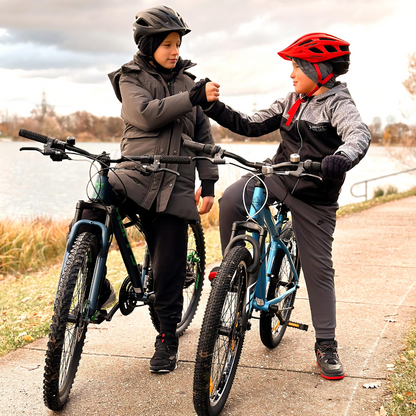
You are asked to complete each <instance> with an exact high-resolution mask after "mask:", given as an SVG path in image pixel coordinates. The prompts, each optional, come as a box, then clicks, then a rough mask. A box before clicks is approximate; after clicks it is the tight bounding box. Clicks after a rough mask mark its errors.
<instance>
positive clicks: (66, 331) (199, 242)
mask: <svg viewBox="0 0 416 416" xmlns="http://www.w3.org/2000/svg"><path fill="white" fill-rule="evenodd" d="M19 135H20V136H21V137H25V138H27V139H31V140H34V141H37V142H40V143H43V144H44V147H43V149H39V148H37V147H23V148H21V149H20V150H34V151H38V152H40V153H42V154H43V155H45V156H49V157H50V158H51V159H52V160H53V161H54V162H59V161H62V160H71V157H70V156H71V155H77V156H83V157H85V158H87V159H90V160H92V161H93V163H94V162H97V163H98V164H99V166H100V168H99V172H98V176H97V180H96V182H95V184H94V185H93V189H94V194H95V195H94V197H93V198H90V200H89V201H78V203H77V205H76V211H75V216H74V219H73V225H72V228H71V231H70V233H69V236H68V242H67V246H66V251H65V257H64V260H63V265H62V271H61V275H60V279H59V283H58V289H57V292H56V298H55V304H54V313H53V317H52V323H51V327H50V335H49V342H48V345H47V352H46V360H45V373H44V382H43V397H44V402H45V405H46V406H47V407H48V408H50V409H52V410H60V409H62V407H63V406H64V405H65V403H66V402H67V400H68V396H69V392H70V390H71V387H72V384H73V382H74V378H75V375H76V372H77V368H78V364H79V361H80V358H81V353H82V348H83V345H84V341H85V336H86V332H87V328H88V325H89V324H100V323H102V322H103V321H110V320H111V319H112V317H113V316H114V314H115V313H116V311H117V310H118V309H120V311H121V313H122V314H123V315H129V314H130V313H132V312H133V310H134V309H135V308H136V307H138V306H144V305H147V306H148V307H149V311H150V316H151V319H152V323H153V325H154V327H155V329H156V330H157V331H159V321H158V318H157V315H156V313H155V310H154V306H153V304H154V291H153V278H152V266H151V261H150V255H149V253H148V251H147V250H145V255H144V259H143V262H142V264H138V263H136V260H135V256H134V253H133V250H132V246H131V244H130V241H129V236H128V233H127V232H126V229H128V228H130V227H135V228H136V229H137V230H138V231H139V232H140V233H141V234H142V235H143V236H144V233H143V231H142V227H141V223H140V218H139V217H138V216H137V215H136V214H135V213H134V212H129V211H126V210H125V208H124V206H123V205H122V198H120V197H117V196H116V195H115V191H114V190H113V188H112V186H111V185H110V184H109V181H108V173H109V171H110V170H114V169H115V168H114V167H111V164H113V163H120V162H122V161H127V160H128V161H130V162H135V167H134V169H135V170H137V171H139V172H141V173H142V174H144V175H148V174H150V173H158V172H170V173H174V174H177V175H178V173H177V172H175V171H173V170H170V169H168V168H166V167H162V166H161V164H162V163H163V164H169V163H172V164H188V163H190V162H191V158H190V157H187V156H122V157H120V158H117V159H111V158H110V155H109V154H107V153H105V152H103V153H101V154H99V155H94V154H91V153H89V152H87V151H86V150H84V149H81V148H79V147H75V139H74V138H73V137H69V138H68V139H67V140H66V142H64V141H59V140H57V139H54V138H51V137H47V136H44V135H41V134H38V133H34V132H31V131H28V130H23V129H22V130H20V131H19ZM90 180H91V179H90ZM86 209H95V210H99V211H102V212H104V216H105V221H104V222H98V221H90V220H85V219H81V218H82V213H83V211H84V210H86ZM82 226H89V227H90V228H91V227H92V228H93V229H94V230H95V232H88V231H87V232H79V231H80V227H82ZM97 235H98V236H99V237H98V238H97ZM113 236H114V237H115V239H116V241H117V244H118V247H119V250H120V253H121V256H122V259H123V261H124V264H125V267H126V270H127V275H128V276H127V277H126V279H125V280H124V282H123V283H122V285H121V288H120V291H119V298H118V302H117V303H116V304H115V305H114V306H113V307H112V308H111V310H110V311H109V312H107V310H104V309H100V308H99V307H98V298H99V293H100V290H101V286H102V284H103V281H104V276H105V274H106V261H107V256H108V252H109V249H110V245H111V242H112V239H113ZM204 270H205V241H204V234H203V230H202V227H201V224H200V223H199V222H196V223H193V224H190V225H189V227H188V251H187V265H186V279H185V283H184V287H183V298H184V302H183V312H182V318H181V321H180V323H179V324H178V325H177V330H176V333H177V335H178V336H180V335H182V334H183V333H184V332H185V330H186V329H187V327H188V326H189V325H190V323H191V321H192V319H193V317H194V315H195V312H196V309H197V307H198V304H199V300H200V297H201V292H202V287H203V283H204Z"/></svg>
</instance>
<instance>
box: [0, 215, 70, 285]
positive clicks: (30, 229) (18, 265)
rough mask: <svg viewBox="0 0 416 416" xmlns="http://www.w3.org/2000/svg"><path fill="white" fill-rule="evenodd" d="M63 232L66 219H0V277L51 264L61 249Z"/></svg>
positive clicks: (55, 260) (60, 253) (59, 255)
mask: <svg viewBox="0 0 416 416" xmlns="http://www.w3.org/2000/svg"><path fill="white" fill-rule="evenodd" d="M67 232H68V221H61V222H57V221H52V220H47V219H43V218H35V219H32V220H9V219H2V220H0V280H1V278H2V277H4V276H5V275H7V274H10V273H24V272H26V271H36V270H39V269H40V268H41V267H44V266H47V265H51V264H55V263H56V262H57V261H58V259H60V258H61V257H62V253H63V252H64V250H65V245H66V233H67Z"/></svg>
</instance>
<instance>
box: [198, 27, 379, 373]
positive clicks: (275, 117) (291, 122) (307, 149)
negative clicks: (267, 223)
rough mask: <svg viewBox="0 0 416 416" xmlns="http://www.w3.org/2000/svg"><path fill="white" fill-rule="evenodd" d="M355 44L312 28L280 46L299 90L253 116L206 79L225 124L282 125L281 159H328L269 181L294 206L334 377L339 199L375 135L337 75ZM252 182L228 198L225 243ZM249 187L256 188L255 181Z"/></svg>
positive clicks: (212, 111) (320, 352)
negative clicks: (307, 173) (304, 172)
mask: <svg viewBox="0 0 416 416" xmlns="http://www.w3.org/2000/svg"><path fill="white" fill-rule="evenodd" d="M348 47H349V43H347V42H345V41H343V40H342V39H339V38H336V37H335V36H332V35H328V34H325V33H311V34H308V35H305V36H303V37H301V38H300V39H298V40H296V41H295V42H294V43H292V44H291V45H290V46H289V47H287V48H286V49H284V50H283V51H281V52H279V55H280V56H281V57H283V58H284V59H287V60H291V61H292V65H293V70H292V73H291V75H290V77H291V78H292V80H293V86H294V88H295V92H291V93H289V94H288V95H287V96H286V98H283V99H278V100H276V101H275V102H274V103H273V104H272V105H271V106H270V108H268V109H266V110H262V111H259V112H257V113H256V114H254V115H252V116H247V115H245V114H242V113H240V112H237V111H235V110H233V109H232V108H230V107H228V106H226V105H225V104H223V103H222V102H220V101H218V96H219V84H216V83H212V82H209V83H207V84H206V87H205V91H206V92H207V94H209V96H211V97H212V95H215V94H217V96H216V98H215V99H214V100H212V99H210V100H209V101H215V102H214V104H211V103H207V104H205V105H204V111H205V113H206V114H207V115H208V116H209V117H211V118H212V119H214V120H215V121H217V122H218V123H219V124H220V125H222V126H224V127H226V128H228V129H230V130H232V131H234V132H235V133H238V134H241V135H244V136H249V137H257V136H262V135H264V134H267V133H270V132H272V131H275V130H278V129H280V133H281V136H282V142H281V143H280V145H279V147H278V149H277V153H276V154H275V155H274V156H273V157H272V163H273V164H277V163H281V162H286V161H288V160H289V156H290V154H292V153H298V154H299V155H300V157H301V160H307V159H311V160H313V161H318V162H322V172H323V174H322V177H323V181H322V182H319V183H317V181H312V180H300V181H299V180H297V179H295V178H292V177H288V176H285V177H282V176H276V175H274V176H271V177H267V178H266V179H265V182H266V184H267V186H268V188H269V192H270V196H271V199H275V200H279V201H283V202H284V203H285V204H286V205H288V206H289V207H290V209H291V212H292V220H293V226H294V230H295V234H296V239H297V241H298V245H299V250H300V257H301V261H302V266H303V272H304V276H305V281H306V285H307V289H308V295H309V303H310V307H311V314H312V321H313V326H314V329H315V335H316V343H315V353H316V358H317V363H318V365H319V366H320V367H321V374H322V376H323V377H324V378H327V379H341V378H343V377H344V369H343V367H342V364H341V361H340V358H339V356H338V353H337V342H336V341H335V326H336V320H335V288H334V269H333V267H332V266H333V263H332V241H333V233H334V230H335V223H336V211H337V209H338V203H337V200H338V196H339V193H340V190H341V186H342V184H343V182H344V179H345V174H346V172H347V171H348V170H349V169H351V168H352V167H353V166H355V165H356V164H357V163H358V162H359V161H360V160H361V159H362V158H363V157H364V155H365V154H366V152H367V150H368V147H369V145H370V140H371V137H370V133H369V130H368V128H367V126H366V125H365V124H364V123H363V121H362V120H361V117H360V114H359V112H358V110H357V108H356V107H355V104H354V102H353V100H352V98H351V96H350V93H349V91H348V89H347V87H346V84H342V83H340V82H337V81H336V80H335V79H336V77H337V76H338V75H341V74H345V73H346V72H347V71H348V67H349V55H350V52H349V48H348ZM207 101H208V100H207ZM246 182H247V179H246V178H244V177H243V178H241V179H240V180H239V181H237V182H236V183H234V184H232V185H231V186H230V187H228V188H227V189H226V190H225V192H224V195H223V196H222V198H221V199H220V231H221V245H222V247H223V249H224V248H225V247H226V245H227V243H228V241H229V238H230V234H231V225H232V223H233V222H234V221H241V220H244V219H245V215H246V212H245V210H244V206H243V202H242V193H243V187H244V185H245V183H246ZM252 183H253V181H251V182H250V184H252ZM250 184H249V186H248V188H250ZM248 192H249V193H250V194H251V195H252V192H253V185H251V189H248ZM251 195H250V196H251Z"/></svg>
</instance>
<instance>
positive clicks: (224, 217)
mask: <svg viewBox="0 0 416 416" xmlns="http://www.w3.org/2000/svg"><path fill="white" fill-rule="evenodd" d="M246 182H247V177H243V178H241V179H240V180H238V181H237V182H235V183H234V184H232V185H231V186H230V187H228V188H227V189H226V190H225V192H224V195H223V196H222V198H221V199H220V201H219V202H220V234H221V245H222V250H223V251H224V249H225V247H226V245H227V244H228V241H229V240H230V236H231V226H232V223H233V222H234V221H244V220H245V218H246V216H247V214H246V211H245V209H244V205H243V198H242V195H243V189H244V185H245V184H246ZM265 182H266V184H267V187H268V189H269V200H270V201H273V200H275V201H283V202H284V203H285V204H286V205H287V206H288V207H289V208H290V210H291V213H292V222H293V228H294V232H295V235H296V240H297V242H298V246H299V253H300V259H301V264H302V270H303V274H304V277H305V282H306V286H307V289H308V295H309V304H310V307H311V313H312V321H313V326H314V328H315V335H316V338H325V339H330V338H334V337H335V327H336V314H335V306H336V305H335V285H334V269H333V264H332V242H333V234H334V230H335V224H336V211H337V209H338V204H336V203H335V204H332V205H312V204H307V203H305V202H303V201H301V200H299V199H297V198H294V197H293V196H292V195H290V193H289V192H288V191H287V190H286V188H285V186H284V183H283V182H282V181H281V179H280V178H277V177H275V176H273V177H271V178H266V179H265ZM253 190H254V181H253V180H252V181H250V183H249V185H248V187H247V188H246V194H245V198H246V199H245V201H246V204H247V205H248V206H250V203H251V199H252V196H253Z"/></svg>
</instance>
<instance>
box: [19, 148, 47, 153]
mask: <svg viewBox="0 0 416 416" xmlns="http://www.w3.org/2000/svg"><path fill="white" fill-rule="evenodd" d="M19 150H20V151H23V150H36V151H37V152H39V153H42V154H43V150H41V149H39V147H21V148H20V149H19Z"/></svg>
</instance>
